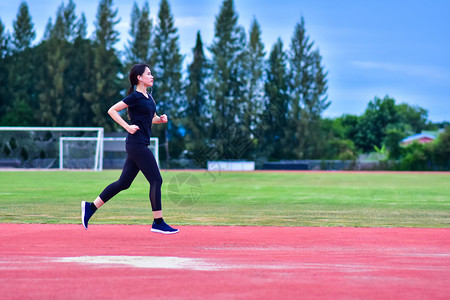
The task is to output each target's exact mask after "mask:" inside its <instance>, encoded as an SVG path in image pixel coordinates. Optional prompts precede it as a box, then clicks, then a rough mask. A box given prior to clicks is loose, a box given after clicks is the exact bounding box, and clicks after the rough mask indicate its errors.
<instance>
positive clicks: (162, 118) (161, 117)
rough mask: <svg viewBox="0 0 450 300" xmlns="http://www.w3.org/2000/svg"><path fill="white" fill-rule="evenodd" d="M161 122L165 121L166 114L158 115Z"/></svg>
mask: <svg viewBox="0 0 450 300" xmlns="http://www.w3.org/2000/svg"><path fill="white" fill-rule="evenodd" d="M159 118H160V120H161V123H167V116H166V115H161V116H160V117H159Z"/></svg>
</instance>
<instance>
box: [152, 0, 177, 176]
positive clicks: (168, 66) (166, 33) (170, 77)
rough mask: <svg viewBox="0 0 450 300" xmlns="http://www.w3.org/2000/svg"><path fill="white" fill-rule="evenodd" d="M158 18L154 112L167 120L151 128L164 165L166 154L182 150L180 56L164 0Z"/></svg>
mask: <svg viewBox="0 0 450 300" xmlns="http://www.w3.org/2000/svg"><path fill="white" fill-rule="evenodd" d="M158 20H159V22H158V23H157V25H156V28H155V37H154V41H153V49H154V50H153V51H154V52H153V56H152V60H151V66H153V67H152V69H153V70H152V73H153V75H154V76H155V77H156V80H155V86H154V88H153V94H154V96H155V97H154V98H155V101H156V104H157V111H158V113H159V114H163V113H165V114H167V115H168V117H169V122H168V124H167V125H162V126H161V125H160V126H157V127H154V131H155V134H156V135H158V136H159V138H160V140H161V141H162V143H163V144H164V145H165V149H166V151H165V153H163V154H162V155H161V157H162V158H164V157H165V159H166V163H167V167H168V164H169V161H170V156H174V157H178V156H179V155H180V153H181V151H183V149H184V145H182V138H181V136H180V133H179V126H180V125H181V121H180V119H179V117H180V114H181V113H182V107H183V99H182V85H181V71H182V64H183V56H182V55H181V54H180V47H179V41H178V40H179V36H178V33H177V32H178V30H177V29H176V28H175V24H174V19H173V16H172V14H171V11H170V6H169V3H168V1H167V0H161V4H160V8H159V12H158ZM169 142H170V148H169ZM169 149H170V153H169Z"/></svg>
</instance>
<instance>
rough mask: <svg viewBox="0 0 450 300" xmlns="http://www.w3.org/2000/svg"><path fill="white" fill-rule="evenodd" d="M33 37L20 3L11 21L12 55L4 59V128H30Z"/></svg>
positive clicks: (34, 103)
mask: <svg viewBox="0 0 450 300" xmlns="http://www.w3.org/2000/svg"><path fill="white" fill-rule="evenodd" d="M35 37H36V33H35V31H34V24H33V22H32V19H31V16H30V14H29V12H28V5H27V4H26V2H21V4H20V6H19V10H18V13H17V15H16V19H15V20H14V21H13V33H12V55H11V57H9V59H8V61H9V62H8V64H7V65H8V72H7V73H8V85H7V89H8V92H7V93H8V95H9V99H8V105H6V107H5V112H6V113H5V116H4V118H3V120H2V123H4V124H8V125H23V126H27V125H32V124H34V123H35V118H34V111H36V110H37V108H38V101H37V97H36V92H35V90H36V81H37V80H38V78H37V77H36V76H35V70H36V68H37V67H38V66H39V63H40V62H39V63H37V62H36V61H34V58H35V56H34V51H33V49H32V48H31V43H32V42H33V40H34V38H35Z"/></svg>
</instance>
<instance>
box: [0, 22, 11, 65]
mask: <svg viewBox="0 0 450 300" xmlns="http://www.w3.org/2000/svg"><path fill="white" fill-rule="evenodd" d="M9 52H10V51H9V34H8V33H7V32H5V25H3V22H2V20H1V19H0V60H3V59H5V57H6V56H7V55H8V54H9Z"/></svg>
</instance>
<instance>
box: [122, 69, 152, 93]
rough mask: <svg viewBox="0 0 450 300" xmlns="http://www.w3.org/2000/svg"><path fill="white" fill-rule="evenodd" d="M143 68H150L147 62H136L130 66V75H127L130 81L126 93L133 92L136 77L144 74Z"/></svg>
mask: <svg viewBox="0 0 450 300" xmlns="http://www.w3.org/2000/svg"><path fill="white" fill-rule="evenodd" d="M145 68H149V69H150V67H149V66H148V65H147V64H136V65H134V66H133V67H132V68H131V70H130V75H128V80H129V81H130V87H129V88H128V92H127V95H129V94H131V93H132V92H134V86H136V85H137V84H138V83H139V81H138V79H137V77H138V76H139V75H142V74H144V72H145Z"/></svg>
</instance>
